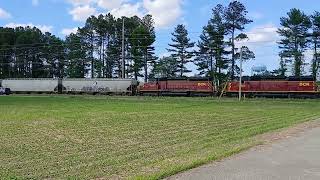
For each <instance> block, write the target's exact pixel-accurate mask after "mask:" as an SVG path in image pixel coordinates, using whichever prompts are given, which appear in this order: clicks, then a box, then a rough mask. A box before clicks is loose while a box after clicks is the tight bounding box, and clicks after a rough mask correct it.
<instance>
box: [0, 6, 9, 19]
mask: <svg viewBox="0 0 320 180" xmlns="http://www.w3.org/2000/svg"><path fill="white" fill-rule="evenodd" d="M8 18H11V14H10V13H8V12H7V11H5V10H4V9H2V8H0V19H8Z"/></svg>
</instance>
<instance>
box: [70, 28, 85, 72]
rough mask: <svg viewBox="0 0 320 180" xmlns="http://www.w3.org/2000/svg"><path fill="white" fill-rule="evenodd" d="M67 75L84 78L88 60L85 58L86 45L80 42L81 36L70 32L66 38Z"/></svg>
mask: <svg viewBox="0 0 320 180" xmlns="http://www.w3.org/2000/svg"><path fill="white" fill-rule="evenodd" d="M65 44H66V56H67V77H70V78H84V77H85V76H86V74H87V73H88V70H89V69H88V64H89V63H88V62H87V59H86V47H85V46H84V43H82V40H81V36H80V35H79V34H78V33H76V34H70V35H69V36H68V37H67V38H66V42H65Z"/></svg>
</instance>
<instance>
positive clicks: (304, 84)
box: [299, 82, 311, 87]
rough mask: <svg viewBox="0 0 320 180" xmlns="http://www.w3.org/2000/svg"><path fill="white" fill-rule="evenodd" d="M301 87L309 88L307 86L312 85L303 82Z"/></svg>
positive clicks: (300, 84)
mask: <svg viewBox="0 0 320 180" xmlns="http://www.w3.org/2000/svg"><path fill="white" fill-rule="evenodd" d="M299 86H300V87H307V86H311V85H310V83H303V82H301V83H299Z"/></svg>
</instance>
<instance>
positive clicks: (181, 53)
mask: <svg viewBox="0 0 320 180" xmlns="http://www.w3.org/2000/svg"><path fill="white" fill-rule="evenodd" d="M172 36H173V38H172V39H171V40H172V41H173V43H172V44H169V46H170V47H171V48H170V49H168V51H169V52H171V53H172V56H173V58H175V60H176V61H177V64H178V65H177V69H176V72H179V76H180V77H183V75H184V74H185V73H188V72H191V70H189V69H187V67H186V65H187V64H188V63H189V62H191V61H192V60H191V59H192V57H193V56H194V53H193V50H192V48H193V47H194V44H195V43H193V42H191V40H190V38H189V37H188V31H187V30H186V28H185V26H184V25H182V24H179V25H178V26H177V27H176V28H175V31H174V32H173V33H172Z"/></svg>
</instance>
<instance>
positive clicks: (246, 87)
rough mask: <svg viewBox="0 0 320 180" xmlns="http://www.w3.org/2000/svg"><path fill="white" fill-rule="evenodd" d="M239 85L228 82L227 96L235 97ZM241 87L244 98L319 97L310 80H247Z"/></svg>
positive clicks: (236, 82)
mask: <svg viewBox="0 0 320 180" xmlns="http://www.w3.org/2000/svg"><path fill="white" fill-rule="evenodd" d="M239 85H240V83H239V81H234V82H229V83H228V85H227V90H226V93H227V95H229V96H232V95H237V93H238V92H239ZM241 87H242V88H241V90H242V93H243V94H244V95H246V96H265V97H266V96H272V97H319V87H318V85H317V83H316V81H314V80H313V79H310V78H287V79H260V80H257V79H252V80H251V79H249V80H245V81H243V82H242V86H241Z"/></svg>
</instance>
